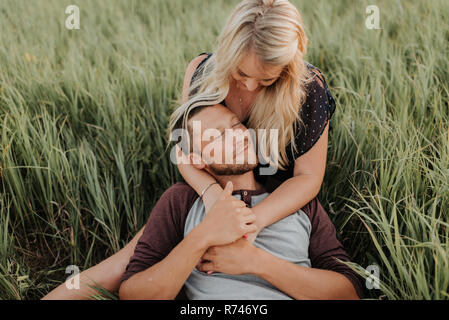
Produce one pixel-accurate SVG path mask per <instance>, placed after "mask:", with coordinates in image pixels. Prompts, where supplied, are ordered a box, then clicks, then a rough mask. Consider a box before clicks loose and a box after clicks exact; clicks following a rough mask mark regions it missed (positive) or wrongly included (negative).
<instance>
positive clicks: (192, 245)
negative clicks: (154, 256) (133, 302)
mask: <svg viewBox="0 0 449 320" xmlns="http://www.w3.org/2000/svg"><path fill="white" fill-rule="evenodd" d="M207 248H208V241H207V240H206V238H205V237H204V235H203V234H201V230H199V228H197V227H195V229H193V230H192V231H191V232H190V233H189V234H188V235H187V236H186V237H185V238H184V239H183V240H182V241H181V242H180V243H179V244H178V245H177V246H176V247H175V248H174V249H173V250H172V251H171V252H170V253H169V254H168V256H167V257H166V258H164V259H163V260H162V261H160V262H158V263H156V264H155V265H153V266H152V267H150V268H148V269H146V270H144V271H141V272H139V273H137V274H135V275H133V276H131V277H130V278H129V279H128V280H126V281H124V282H123V283H122V285H121V286H120V292H119V295H120V299H165V300H171V299H174V298H175V297H176V295H177V294H178V293H179V291H180V290H181V288H182V286H183V284H184V282H185V281H186V280H187V278H188V277H189V275H190V274H191V273H192V270H193V269H194V268H195V266H196V264H197V263H198V260H199V259H200V258H201V256H202V255H203V253H204V251H205V250H206V249H207Z"/></svg>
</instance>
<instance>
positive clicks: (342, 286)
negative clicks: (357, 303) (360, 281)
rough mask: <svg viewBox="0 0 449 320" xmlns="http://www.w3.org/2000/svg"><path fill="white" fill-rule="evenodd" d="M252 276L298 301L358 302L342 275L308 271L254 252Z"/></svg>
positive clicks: (260, 252)
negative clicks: (341, 300) (335, 300)
mask: <svg viewBox="0 0 449 320" xmlns="http://www.w3.org/2000/svg"><path fill="white" fill-rule="evenodd" d="M256 250H257V254H255V257H256V260H255V261H254V264H253V267H254V271H253V273H254V274H255V275H257V276H259V277H261V278H263V279H265V280H266V281H268V282H270V283H271V284H272V285H273V286H275V287H276V288H278V289H279V290H280V291H282V292H284V293H285V294H287V295H289V296H291V297H292V298H294V299H298V300H308V299H339V300H340V299H358V298H359V297H358V296H357V293H356V291H355V289H354V286H353V285H352V283H351V282H350V281H349V280H348V279H347V278H346V277H345V276H343V275H342V274H340V273H338V272H335V271H330V270H322V269H316V268H307V267H303V266H299V265H296V264H294V263H292V262H289V261H286V260H283V259H281V258H278V257H276V256H274V255H272V254H270V253H268V252H267V251H265V250H263V249H260V248H256Z"/></svg>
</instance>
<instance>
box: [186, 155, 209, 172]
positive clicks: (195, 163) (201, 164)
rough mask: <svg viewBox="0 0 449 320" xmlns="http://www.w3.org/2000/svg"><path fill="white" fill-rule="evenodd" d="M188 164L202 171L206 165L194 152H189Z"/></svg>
mask: <svg viewBox="0 0 449 320" xmlns="http://www.w3.org/2000/svg"><path fill="white" fill-rule="evenodd" d="M189 159H190V163H191V164H193V166H194V167H195V168H197V169H200V170H201V169H204V168H205V167H206V164H205V163H204V161H203V159H202V158H201V156H200V155H199V154H197V153H195V152H191V153H190V154H189Z"/></svg>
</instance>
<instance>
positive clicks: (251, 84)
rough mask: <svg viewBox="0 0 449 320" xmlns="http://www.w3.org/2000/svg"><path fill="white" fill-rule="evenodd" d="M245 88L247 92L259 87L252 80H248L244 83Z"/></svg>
mask: <svg viewBox="0 0 449 320" xmlns="http://www.w3.org/2000/svg"><path fill="white" fill-rule="evenodd" d="M245 86H246V89H248V91H254V90H256V89H257V87H258V86H259V83H258V82H257V81H256V80H254V79H248V80H246V82H245Z"/></svg>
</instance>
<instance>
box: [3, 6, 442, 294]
mask: <svg viewBox="0 0 449 320" xmlns="http://www.w3.org/2000/svg"><path fill="white" fill-rule="evenodd" d="M292 2H293V3H294V4H295V5H296V6H297V8H298V9H299V10H300V11H301V12H302V14H303V19H304V23H305V26H306V31H307V34H308V35H309V38H310V45H309V51H308V54H307V60H308V61H309V62H310V63H312V64H314V65H315V66H317V67H318V68H320V69H321V70H322V71H323V72H324V74H325V76H326V77H327V80H328V83H329V85H330V88H331V91H332V92H333V94H334V96H335V97H336V100H337V109H336V113H335V114H334V117H333V127H334V129H333V131H331V133H330V138H329V149H328V163H327V170H326V176H325V180H324V182H323V186H322V189H321V192H320V194H319V199H320V201H321V203H322V204H323V206H324V207H325V209H326V210H327V211H328V213H329V215H330V216H331V219H332V220H333V221H334V223H335V225H336V227H337V230H338V232H339V237H340V239H341V240H342V242H343V244H344V246H345V247H346V249H347V251H348V252H349V253H350V255H351V256H352V258H353V261H354V263H355V265H354V268H356V269H357V270H358V271H359V272H360V273H361V274H362V273H363V268H366V267H367V266H368V265H371V264H377V265H379V270H380V285H381V287H380V290H376V289H374V290H367V295H368V297H371V298H376V299H377V298H379V296H386V297H387V298H389V299H448V298H449V290H448V286H449V209H448V204H449V106H448V101H449V59H448V57H449V24H448V23H447V21H449V5H448V4H447V1H446V0H431V1H400V0H397V1H387V0H383V1H377V0H376V1H349V0H338V1H328V0H315V1H308V0H307V1H306V0H297V1H292ZM236 3H238V1H236V0H233V1H228V0H226V1H225V0H213V1H207V5H206V1H200V0H182V1H181V0H163V1H162V0H157V1H156V0H155V1H143V0H98V1H86V0H85V1H81V0H77V1H74V0H73V1H72V0H67V1H65V0H62V1H61V0H36V1H26V0H1V2H0V299H38V298H41V297H42V296H43V295H44V294H45V293H47V292H48V291H49V290H51V289H52V288H54V287H55V286H57V285H58V284H59V283H61V281H63V280H64V279H65V278H66V276H67V275H66V274H65V268H66V267H67V266H68V265H70V264H75V265H78V266H79V267H80V269H81V270H84V269H86V268H88V267H90V266H92V265H94V264H96V263H98V262H99V261H101V260H103V259H104V258H105V257H108V256H110V255H111V254H112V253H114V252H116V251H117V250H119V249H120V248H121V247H122V246H123V245H124V244H125V243H127V241H128V240H129V239H130V238H132V237H133V236H134V234H135V233H136V231H137V230H138V229H139V228H140V227H141V226H142V225H143V224H144V223H145V222H146V220H147V218H148V214H149V212H150V210H151V208H152V206H153V205H154V203H155V202H156V201H157V199H158V197H159V196H160V195H161V193H162V192H163V191H164V190H165V189H166V188H167V187H169V186H170V185H171V184H172V183H174V182H175V181H177V180H179V178H180V177H179V174H178V173H177V172H176V170H175V168H174V166H173V165H172V164H171V163H170V162H169V160H168V159H169V157H168V152H166V149H165V143H166V136H165V134H164V133H165V129H166V127H167V121H168V117H169V115H170V113H171V111H172V110H173V109H174V108H175V107H176V106H177V102H176V100H177V99H178V98H179V97H180V91H181V85H182V80H183V77H184V72H185V68H186V66H187V63H188V62H189V61H190V60H191V59H192V58H193V57H195V56H196V55H198V54H199V53H201V52H203V51H213V50H214V45H215V41H216V39H217V36H218V34H219V32H220V30H221V27H222V26H223V24H224V22H225V19H226V18H227V16H228V15H229V14H230V12H231V11H232V9H233V7H234V6H235V4H236ZM71 4H76V5H78V6H79V8H80V11H81V12H80V17H81V29H80V30H67V29H66V28H65V19H66V18H67V15H66V14H65V8H66V7H67V6H68V5H71ZM370 4H375V5H377V6H378V7H379V9H380V27H381V29H380V30H369V29H367V28H366V27H365V19H366V13H365V8H366V6H367V5H370Z"/></svg>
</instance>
